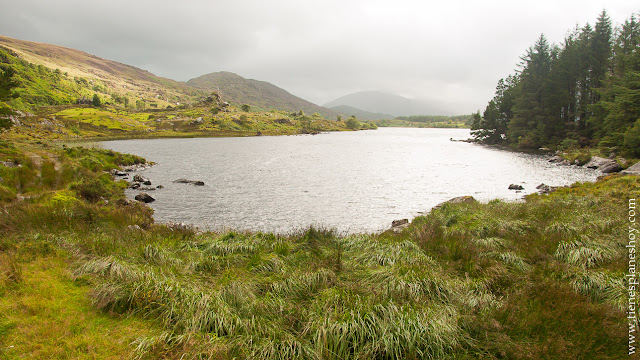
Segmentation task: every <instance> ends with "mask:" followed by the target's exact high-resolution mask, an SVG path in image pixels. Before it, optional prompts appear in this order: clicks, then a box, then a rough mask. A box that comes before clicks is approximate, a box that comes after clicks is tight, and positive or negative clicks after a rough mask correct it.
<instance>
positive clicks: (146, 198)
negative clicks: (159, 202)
mask: <svg viewBox="0 0 640 360" xmlns="http://www.w3.org/2000/svg"><path fill="white" fill-rule="evenodd" d="M134 199H136V200H138V201H140V202H143V203H145V204H147V203H150V202H154V201H156V199H154V198H152V197H151V195H149V194H147V193H140V194H138V195H136V197H135V198H134Z"/></svg>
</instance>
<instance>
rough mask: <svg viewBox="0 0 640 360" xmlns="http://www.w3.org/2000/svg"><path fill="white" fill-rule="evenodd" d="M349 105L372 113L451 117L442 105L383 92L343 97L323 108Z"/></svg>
mask: <svg viewBox="0 0 640 360" xmlns="http://www.w3.org/2000/svg"><path fill="white" fill-rule="evenodd" d="M340 105H347V106H351V107H354V108H357V109H362V110H364V111H368V112H372V113H384V114H394V115H395V116H410V115H451V114H450V113H451V112H450V111H448V110H446V109H445V108H444V107H443V106H442V105H440V104H436V103H434V102H430V101H426V100H414V99H408V98H406V97H403V96H400V95H394V94H388V93H384V92H381V91H361V92H357V93H353V94H349V95H345V96H342V97H340V98H338V99H336V100H333V101H330V102H328V103H326V104H324V105H323V106H325V107H329V108H332V107H335V106H340Z"/></svg>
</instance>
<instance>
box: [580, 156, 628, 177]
mask: <svg viewBox="0 0 640 360" xmlns="http://www.w3.org/2000/svg"><path fill="white" fill-rule="evenodd" d="M585 166H586V167H588V168H589V169H598V170H600V171H601V172H603V173H605V174H609V173H613V172H619V171H620V170H622V167H621V166H620V164H618V162H617V161H615V160H613V159H605V158H601V157H599V156H594V157H592V158H591V160H590V161H589V162H588V163H587V164H586V165H585Z"/></svg>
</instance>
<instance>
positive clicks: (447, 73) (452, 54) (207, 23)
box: [0, 0, 640, 113]
mask: <svg viewBox="0 0 640 360" xmlns="http://www.w3.org/2000/svg"><path fill="white" fill-rule="evenodd" d="M0 8H1V9H2V12H0V34H2V35H6V36H10V37H14V38H19V39H23V40H31V41H38V42H46V43H51V44H57V45H63V46H67V47H72V48H76V49H79V50H83V51H86V52H88V53H91V54H95V55H98V56H100V57H103V58H107V59H111V60H116V61H119V62H122V63H126V64H130V65H134V66H137V67H140V68H143V69H145V70H149V71H151V72H152V73H154V74H156V75H160V76H164V77H168V78H172V79H175V80H181V81H186V80H188V79H191V78H194V77H197V76H200V75H202V74H206V73H210V72H215V71H231V72H235V73H237V74H239V75H241V76H244V77H247V78H253V79H258V80H264V81H269V82H271V83H273V84H275V85H278V86H280V87H282V88H284V89H286V90H288V91H289V92H291V93H293V94H294V95H297V96H300V97H302V98H305V99H307V100H309V101H312V102H314V103H317V104H323V103H325V102H328V101H330V100H333V99H335V98H337V97H339V96H342V95H346V94H348V93H352V92H356V91H364V90H382V91H385V92H390V93H395V94H398V95H402V96H406V97H410V98H416V99H429V100H431V101H438V102H441V103H442V104H443V105H444V106H445V107H446V108H448V109H450V111H451V112H452V113H470V112H473V111H476V110H478V109H484V106H485V105H486V103H487V101H488V100H489V99H490V98H491V97H493V92H494V89H495V85H496V83H497V80H498V79H500V78H502V77H506V76H507V75H509V74H511V73H512V72H513V70H514V69H515V67H516V63H517V62H518V58H519V56H521V55H522V54H523V53H524V52H525V50H526V49H527V48H528V47H529V46H531V45H532V44H533V42H534V41H535V40H536V39H537V37H538V36H539V35H540V34H541V33H544V34H545V35H546V36H547V37H548V38H549V39H550V40H551V41H552V42H554V43H559V42H561V41H562V40H563V38H564V36H565V35H566V34H567V32H568V31H569V30H570V29H572V28H574V27H575V26H576V25H579V26H583V25H584V24H586V23H587V22H589V23H591V24H594V23H595V21H596V18H597V16H598V15H599V13H600V12H601V11H602V10H603V9H606V10H607V12H608V13H609V16H610V17H611V19H612V21H613V23H614V25H615V24H619V23H622V22H624V20H625V19H627V18H628V17H629V16H630V15H631V14H632V13H638V12H640V5H639V4H638V2H637V0H633V1H628V0H566V1H565V0H536V1H527V2H522V1H515V0H489V1H477V0H475V1H463V0H441V1H438V2H435V1H429V0H422V1H417V0H416V1H412V0H395V1H378V0H340V1H337V0H322V1H316V0H311V1H304V0H272V1H265V0H235V1H232V0H226V1H218V0H214V1H204V0H182V1H166V0H154V1H148V0H128V1H122V0H110V1H86V0H83V1H80V0H58V1H42V0H19V1H18V0H0Z"/></svg>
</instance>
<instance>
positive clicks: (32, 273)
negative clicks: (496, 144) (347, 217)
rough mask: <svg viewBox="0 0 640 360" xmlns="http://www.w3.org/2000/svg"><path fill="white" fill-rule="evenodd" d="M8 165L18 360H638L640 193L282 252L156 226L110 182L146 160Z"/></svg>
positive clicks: (575, 192)
mask: <svg viewBox="0 0 640 360" xmlns="http://www.w3.org/2000/svg"><path fill="white" fill-rule="evenodd" d="M34 146H35V145H34ZM0 160H2V161H8V162H9V165H11V164H13V165H15V166H13V165H11V166H3V165H0V178H2V181H1V182H0V201H1V209H0V233H2V236H1V237H0V359H21V358H41V359H47V358H114V359H116V358H117V359H120V358H142V359H157V358H168V359H207V358H210V359H232V358H237V359H245V358H246V359H423V358H433V359H501V358H508V359H542V358H544V359H587V358H598V359H619V358H627V353H628V349H627V342H628V339H627V333H628V328H627V322H626V311H625V308H626V302H627V296H628V294H627V291H626V286H627V285H626V283H625V280H624V274H625V272H626V271H627V264H628V260H627V249H626V248H625V246H626V245H627V241H628V234H627V228H628V223H627V221H628V220H627V218H628V199H629V198H636V199H637V198H638V197H640V182H639V180H638V177H635V176H610V177H607V178H605V179H603V180H601V181H599V182H597V183H586V184H576V185H574V186H572V187H568V188H563V189H560V190H558V191H556V192H554V193H552V194H550V195H543V196H541V195H532V196H529V197H528V199H527V201H526V202H525V203H506V202H502V201H497V200H496V201H492V202H490V203H488V204H480V203H471V204H447V205H444V206H443V207H441V208H439V209H437V210H433V211H432V212H431V213H429V214H428V215H426V216H423V217H418V218H416V219H414V220H413V222H412V224H411V225H410V226H409V227H408V228H406V229H405V230H404V231H403V232H402V233H400V234H395V233H391V232H387V233H383V234H376V235H364V234H361V235H348V236H344V235H340V234H336V233H334V232H332V231H330V230H323V229H314V228H309V229H307V230H305V231H301V232H300V233H295V234H290V235H288V236H279V235H273V234H265V233H237V232H228V233H223V234H216V233H209V232H199V231H197V230H196V229H192V228H188V227H183V226H170V225H162V224H155V223H154V222H153V218H152V212H151V210H150V209H149V208H147V207H145V206H143V205H141V204H138V203H132V202H129V201H126V199H124V195H123V188H124V186H125V185H126V184H123V183H117V182H115V181H114V180H113V179H112V178H111V176H110V175H109V174H108V173H106V172H105V171H107V170H110V169H112V168H115V167H118V166H123V165H131V164H136V163H143V162H144V159H141V158H138V157H135V156H131V155H123V154H118V153H115V152H112V151H107V150H101V149H84V148H67V149H56V148H53V147H46V146H43V147H40V148H38V147H34V148H32V149H28V150H25V149H24V148H23V147H17V146H15V145H13V144H12V143H11V142H6V141H5V142H0ZM18 165H19V166H18Z"/></svg>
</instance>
